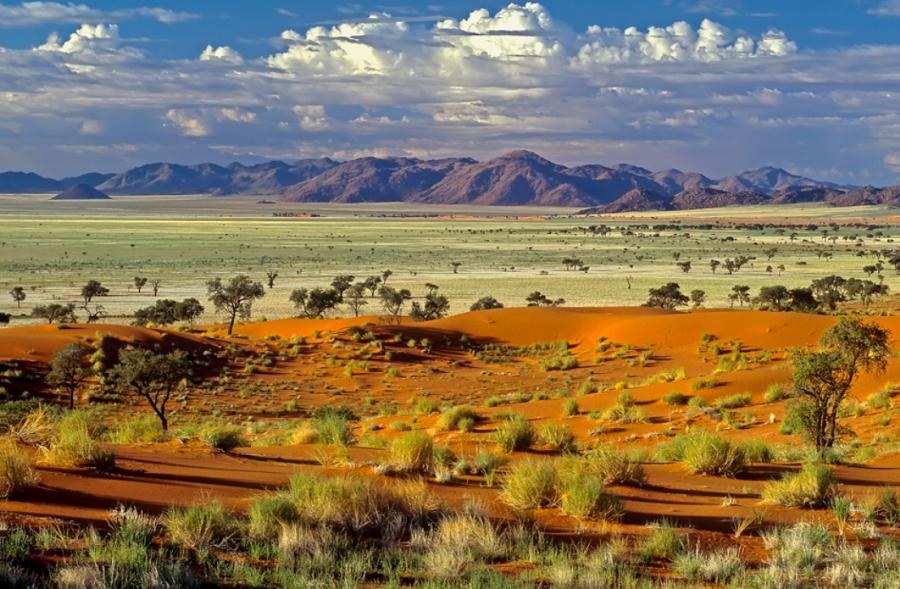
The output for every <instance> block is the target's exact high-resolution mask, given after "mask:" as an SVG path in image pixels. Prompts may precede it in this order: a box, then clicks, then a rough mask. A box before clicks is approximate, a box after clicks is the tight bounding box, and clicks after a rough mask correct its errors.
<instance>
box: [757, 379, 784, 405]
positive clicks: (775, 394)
mask: <svg viewBox="0 0 900 589" xmlns="http://www.w3.org/2000/svg"><path fill="white" fill-rule="evenodd" d="M789 396H790V394H789V393H788V390H787V387H785V386H784V385H783V384H781V383H775V384H770V385H769V386H768V387H766V392H765V393H763V399H764V400H765V402H766V403H775V402H776V401H783V400H784V399H787V398H788V397H789Z"/></svg>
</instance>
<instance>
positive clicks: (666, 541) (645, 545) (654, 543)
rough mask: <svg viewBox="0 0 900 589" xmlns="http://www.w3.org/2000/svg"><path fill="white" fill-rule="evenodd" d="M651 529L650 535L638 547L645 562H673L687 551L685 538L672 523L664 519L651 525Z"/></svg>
mask: <svg viewBox="0 0 900 589" xmlns="http://www.w3.org/2000/svg"><path fill="white" fill-rule="evenodd" d="M650 527H651V532H650V535H649V536H647V537H646V538H644V539H643V541H642V542H641V543H640V545H639V546H638V554H639V556H640V558H641V560H643V561H644V562H650V561H652V560H661V559H668V560H672V559H674V558H675V557H676V556H678V555H679V554H680V553H681V552H682V551H683V550H684V549H685V546H686V539H685V536H684V534H682V533H681V532H679V531H678V529H677V528H676V527H675V525H674V524H673V523H672V522H670V521H668V520H665V519H664V520H661V521H658V522H654V523H652V524H650Z"/></svg>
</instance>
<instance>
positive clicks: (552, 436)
mask: <svg viewBox="0 0 900 589" xmlns="http://www.w3.org/2000/svg"><path fill="white" fill-rule="evenodd" d="M538 438H540V440H541V443H542V444H543V445H545V446H547V447H548V448H551V449H553V450H555V451H557V452H574V451H575V450H576V449H577V448H578V443H577V441H576V439H575V434H573V433H572V430H571V429H570V428H569V427H568V426H566V425H564V424H561V423H547V424H544V425H543V426H541V427H540V428H539V429H538Z"/></svg>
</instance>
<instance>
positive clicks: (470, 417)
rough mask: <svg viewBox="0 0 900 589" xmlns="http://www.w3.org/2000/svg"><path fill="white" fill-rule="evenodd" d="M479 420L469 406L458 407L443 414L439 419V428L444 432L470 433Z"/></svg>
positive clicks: (451, 408)
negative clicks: (458, 431)
mask: <svg viewBox="0 0 900 589" xmlns="http://www.w3.org/2000/svg"><path fill="white" fill-rule="evenodd" d="M478 420H479V415H478V414H477V413H475V410H474V409H472V407H470V406H469V405H457V406H455V407H450V408H449V409H447V410H445V411H444V412H443V413H441V415H440V417H438V421H437V423H438V428H440V429H441V430H442V431H452V430H460V431H469V430H471V429H472V426H474V425H475V424H476V423H477V422H478Z"/></svg>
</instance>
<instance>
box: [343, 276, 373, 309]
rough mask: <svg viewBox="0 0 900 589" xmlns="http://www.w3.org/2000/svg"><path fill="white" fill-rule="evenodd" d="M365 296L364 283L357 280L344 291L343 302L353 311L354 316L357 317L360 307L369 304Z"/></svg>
mask: <svg viewBox="0 0 900 589" xmlns="http://www.w3.org/2000/svg"><path fill="white" fill-rule="evenodd" d="M365 297H366V285H365V283H363V282H357V283H356V284H354V285H353V286H351V287H350V288H348V289H347V292H345V293H344V302H345V303H346V304H347V306H348V307H349V308H350V310H351V311H353V316H354V317H359V311H360V309H362V308H363V307H364V306H366V305H368V304H369V302H368V301H367V300H366V298H365Z"/></svg>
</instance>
